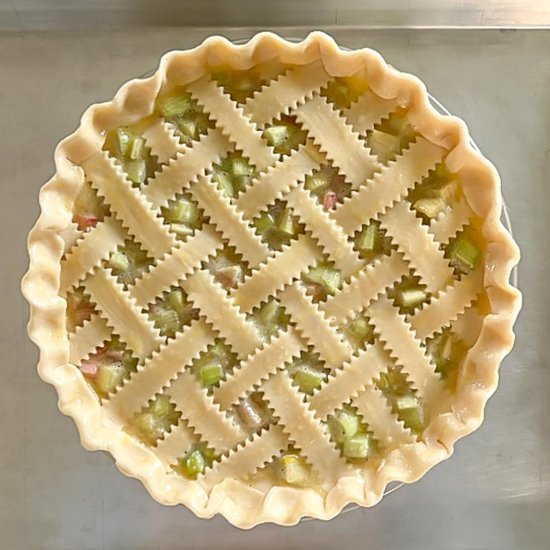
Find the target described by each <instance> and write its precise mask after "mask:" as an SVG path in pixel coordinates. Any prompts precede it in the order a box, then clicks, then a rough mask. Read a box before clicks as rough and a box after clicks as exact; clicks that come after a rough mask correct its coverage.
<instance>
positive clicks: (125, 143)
mask: <svg viewBox="0 0 550 550" xmlns="http://www.w3.org/2000/svg"><path fill="white" fill-rule="evenodd" d="M115 135H116V143H117V146H118V149H119V151H120V154H121V155H123V156H126V155H127V153H128V149H129V147H130V144H131V143H132V135H131V134H130V133H129V132H128V131H127V130H125V129H124V128H117V130H116V133H115Z"/></svg>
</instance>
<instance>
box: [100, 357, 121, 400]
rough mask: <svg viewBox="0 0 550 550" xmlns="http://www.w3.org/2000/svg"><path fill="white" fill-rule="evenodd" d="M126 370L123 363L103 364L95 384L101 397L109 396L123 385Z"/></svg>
mask: <svg viewBox="0 0 550 550" xmlns="http://www.w3.org/2000/svg"><path fill="white" fill-rule="evenodd" d="M125 376H126V369H125V368H124V366H123V365H122V363H106V364H103V365H102V366H101V367H100V368H99V370H98V373H97V376H96V380H95V384H96V387H97V389H98V392H99V393H100V395H104V396H106V395H109V394H110V393H112V392H114V391H115V389H116V388H117V387H118V386H119V385H120V384H121V383H122V380H123V379H124V377H125Z"/></svg>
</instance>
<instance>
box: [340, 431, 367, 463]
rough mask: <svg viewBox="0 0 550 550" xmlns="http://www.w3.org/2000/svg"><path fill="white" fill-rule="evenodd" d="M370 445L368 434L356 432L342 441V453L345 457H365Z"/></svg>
mask: <svg viewBox="0 0 550 550" xmlns="http://www.w3.org/2000/svg"><path fill="white" fill-rule="evenodd" d="M370 447H371V441H370V436H369V435H368V434H356V435H354V436H353V437H350V438H348V439H346V440H345V441H344V445H343V446H342V453H343V455H344V456H345V457H346V458H367V457H368V455H369V451H370Z"/></svg>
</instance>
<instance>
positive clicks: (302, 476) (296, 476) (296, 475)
mask: <svg viewBox="0 0 550 550" xmlns="http://www.w3.org/2000/svg"><path fill="white" fill-rule="evenodd" d="M279 465H280V473H281V478H282V479H283V481H285V482H286V483H288V484H289V485H305V484H306V483H307V480H308V477H309V468H308V466H307V464H306V461H305V460H304V459H303V458H302V457H301V456H299V455H297V454H286V455H284V456H282V457H281V458H280V459H279Z"/></svg>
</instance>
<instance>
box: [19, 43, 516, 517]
mask: <svg viewBox="0 0 550 550" xmlns="http://www.w3.org/2000/svg"><path fill="white" fill-rule="evenodd" d="M55 160H56V167H57V173H56V175H55V176H54V177H53V178H52V180H51V181H49V182H48V183H47V184H46V185H44V187H43V188H42V191H41V194H40V203H41V206H42V214H41V216H40V219H39V220H38V223H37V224H36V226H35V228H34V229H33V230H32V232H31V234H30V238H29V251H30V258H31V266H30V269H29V272H28V274H27V275H26V277H25V279H24V283H23V288H24V292H25V295H26V297H27V298H28V300H29V302H30V303H31V309H32V316H31V321H30V326H29V331H30V334H31V337H32V338H33V340H34V341H35V342H36V343H37V344H38V345H39V347H40V351H41V359H40V364H39V373H40V375H41V377H42V378H43V379H44V380H46V381H47V382H50V383H51V384H53V385H54V386H55V387H56V389H57V391H58V393H59V404H60V409H61V410H62V411H63V412H64V413H65V414H68V415H70V416H72V417H73V418H74V420H75V421H76V423H77V425H78V428H79V431H80V435H81V438H82V442H83V444H84V445H85V446H86V447H87V448H90V449H104V450H107V451H109V452H111V453H112V455H113V456H114V458H115V460H116V463H117V465H118V467H119V468H120V469H121V470H122V471H123V472H124V473H126V474H128V475H131V476H134V477H137V478H139V479H141V480H142V481H143V483H144V484H145V485H146V487H147V489H148V490H149V491H150V493H151V494H152V495H153V497H154V498H155V499H157V500H158V501H160V502H162V503H164V504H177V503H183V504H185V505H186V506H188V507H189V508H190V509H191V510H193V511H194V512H195V513H196V514H197V515H199V516H202V517H208V516H212V515H213V514H215V513H221V514H223V515H224V516H225V517H226V518H227V519H228V520H229V521H230V522H232V523H234V524H235V525H237V526H240V527H251V526H253V525H255V524H257V523H260V522H265V521H272V522H276V523H281V524H293V523H295V522H297V521H298V520H299V519H300V518H301V517H302V516H314V517H319V518H323V519H328V518H331V517H333V516H334V515H336V514H337V513H339V511H340V510H341V509H342V508H343V507H344V506H345V505H346V504H348V503H350V502H356V503H359V504H360V505H363V506H370V505H373V504H375V503H376V502H378V501H379V500H380V499H381V497H382V495H383V493H384V490H385V488H386V486H387V484H388V483H389V482H392V481H402V482H412V481H414V480H416V479H418V478H419V477H420V476H422V475H423V474H424V473H425V472H426V471H427V470H428V469H429V468H430V467H431V466H433V465H434V464H436V463H437V462H439V461H441V460H443V459H445V458H447V457H448V456H449V455H450V454H451V453H452V451H453V446H454V443H455V441H456V440H457V439H458V438H460V437H462V436H464V435H466V434H468V433H470V432H471V431H473V430H474V429H475V428H477V427H478V426H479V424H480V423H481V421H482V417H483V409H484V406H485V403H486V401H487V399H488V398H489V396H490V395H491V394H492V392H493V391H494V389H495V387H496V383H497V373H498V366H499V363H500V361H501V359H502V358H503V356H504V355H505V354H506V353H507V352H508V351H509V350H510V348H511V346H512V342H513V333H512V325H513V322H514V320H515V317H516V314H517V312H518V309H519V304H520V297H519V293H518V292H517V290H516V289H514V288H513V287H511V286H510V285H509V283H508V279H509V275H510V272H511V269H512V267H513V266H514V265H515V264H516V263H517V260H518V250H517V247H516V245H515V244H514V243H513V241H512V239H511V237H510V235H509V234H508V233H507V232H506V230H505V229H504V228H503V226H502V225H501V223H500V221H499V217H500V213H501V204H502V203H501V197H500V184H499V179H498V175H497V173H496V171H495V169H494V168H493V167H492V166H491V164H490V163H489V162H487V161H486V160H485V159H484V158H482V157H481V156H480V155H479V154H478V153H476V152H475V151H474V150H473V149H472V147H471V146H470V145H469V137H468V133H467V130H466V126H465V125H464V123H463V122H462V121H460V120H459V119H456V118H454V117H447V116H441V115H439V114H437V113H436V112H435V111H434V110H433V109H432V108H431V107H430V105H429V102H428V97H427V93H426V90H425V88H424V86H423V84H422V83H421V82H420V81H419V80H418V79H416V78H415V77H413V76H410V75H406V74H403V73H400V72H398V71H396V70H395V69H393V68H390V67H389V66H388V65H386V64H385V63H384V61H383V60H382V59H381V57H380V56H379V55H378V54H377V53H375V52H373V51H371V50H359V51H352V52H345V51H342V50H340V49H339V48H338V47H337V46H336V44H335V43H334V42H333V41H332V40H331V39H330V38H329V37H328V36H326V35H324V34H322V33H313V34H311V35H310V36H309V37H308V38H307V39H306V40H304V41H303V42H300V43H289V42H286V41H284V40H282V39H281V38H279V37H277V36H275V35H273V34H268V33H262V34H260V35H257V36H256V37H255V38H254V39H252V40H251V41H250V42H249V43H247V44H245V45H243V46H235V45H233V44H231V43H229V42H228V41H227V40H225V39H223V38H219V37H214V38H210V39H208V40H206V41H205V42H204V43H203V44H202V45H201V46H199V47H198V48H196V49H193V50H190V51H183V52H171V53H169V54H166V55H165V56H164V57H163V58H162V61H161V64H160V68H159V70H158V71H157V72H156V73H155V74H154V75H153V76H152V77H150V78H146V79H143V80H134V81H131V82H129V83H127V84H125V85H124V86H123V87H122V88H121V90H120V91H119V92H118V93H117V94H116V96H115V98H114V99H113V100H112V101H110V102H107V103H104V104H100V105H94V106H92V107H90V108H89V109H88V110H87V111H86V113H85V114H84V117H83V118H82V122H81V125H80V128H79V129H78V130H77V131H76V132H75V133H74V134H72V135H71V136H69V137H68V138H66V139H65V140H63V141H62V142H61V144H60V145H59V147H58V149H57V151H56V155H55Z"/></svg>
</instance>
